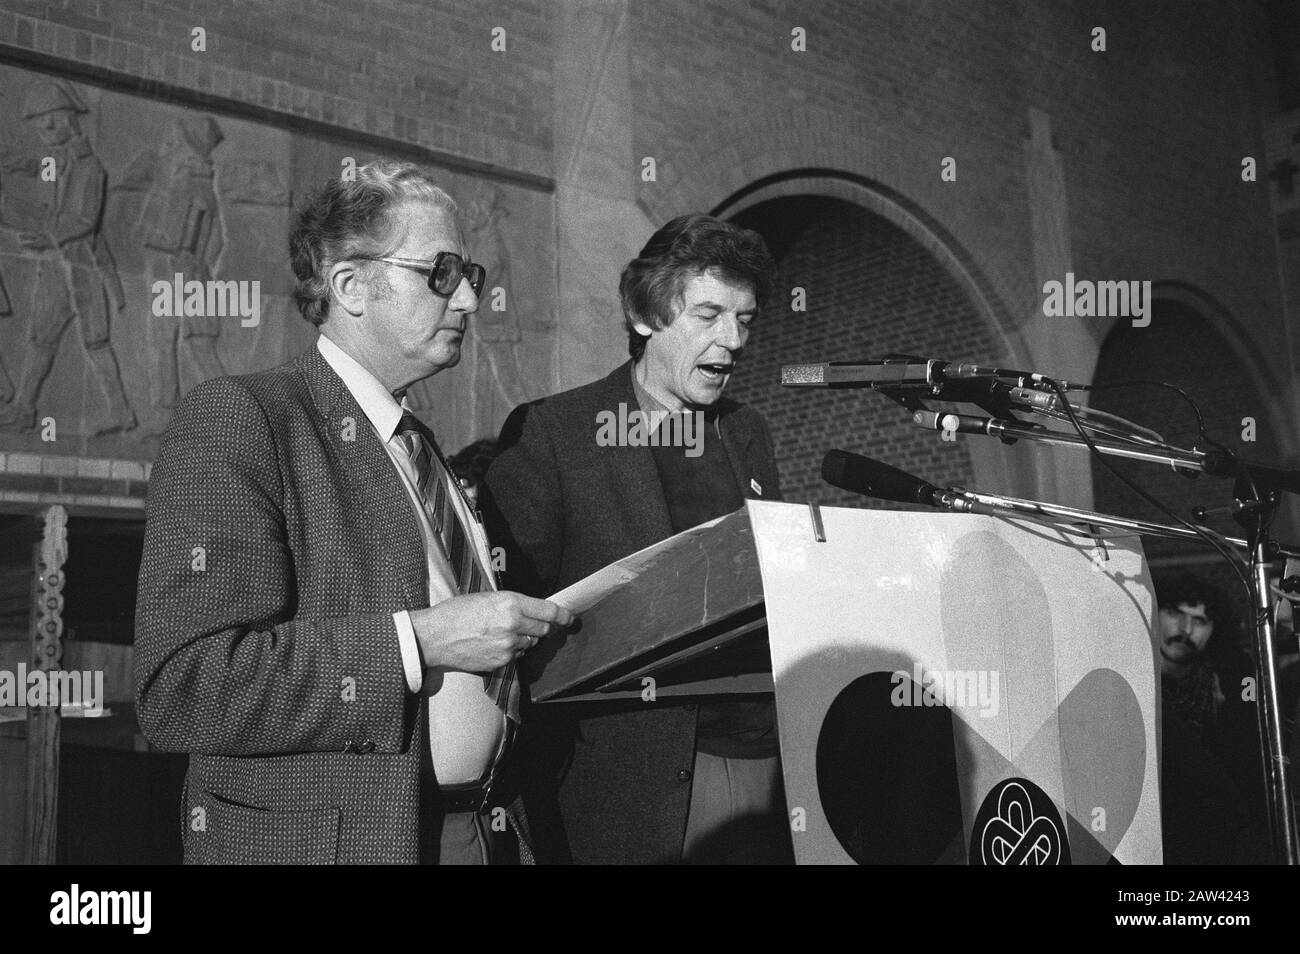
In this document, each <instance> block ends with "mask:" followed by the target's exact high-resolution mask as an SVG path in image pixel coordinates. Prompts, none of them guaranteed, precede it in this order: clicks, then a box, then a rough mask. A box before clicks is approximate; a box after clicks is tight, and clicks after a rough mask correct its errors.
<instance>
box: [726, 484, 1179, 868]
mask: <svg viewBox="0 0 1300 954" xmlns="http://www.w3.org/2000/svg"><path fill="white" fill-rule="evenodd" d="M748 509H749V514H750V520H751V523H752V526H753V532H754V540H755V545H756V547H757V550H758V559H759V566H760V569H761V572H762V578H763V590H764V594H765V598H766V604H767V622H768V636H769V640H770V644H771V653H772V671H773V676H774V679H775V685H776V703H777V718H778V722H779V727H780V739H781V757H782V764H783V769H784V772H785V785H786V800H787V805H788V807H789V809H790V812H791V823H792V829H793V839H794V847H795V855H796V858H797V860H798V861H799V863H801V864H808V863H853V862H858V863H881V864H899V863H917V864H933V863H940V864H965V863H969V864H991V865H1006V864H1105V863H1110V862H1112V861H1119V862H1121V863H1124V864H1159V863H1160V862H1161V858H1162V855H1161V843H1160V791H1159V763H1158V761H1157V759H1158V735H1157V725H1158V712H1159V710H1158V708H1157V695H1156V693H1157V686H1158V683H1157V681H1156V663H1155V652H1154V649H1153V647H1152V643H1151V638H1150V631H1151V622H1152V611H1153V608H1154V599H1153V596H1152V589H1151V581H1150V577H1149V575H1148V574H1147V571H1146V563H1145V559H1144V557H1143V553H1142V548H1141V543H1140V541H1139V539H1138V538H1137V537H1136V536H1131V535H1113V536H1103V537H1099V538H1093V537H1086V536H1085V537H1080V536H1075V535H1072V534H1065V533H1062V532H1061V531H1058V530H1055V529H1052V528H1047V527H1044V526H1041V525H1038V524H1031V523H1027V522H1020V521H1011V520H1006V519H1001V518H996V517H987V516H975V515H969V514H944V513H936V514H918V513H899V512H892V511H873V510H853V509H844V508H829V507H828V508H820V510H818V511H817V515H818V516H819V518H820V520H819V521H818V520H815V519H814V512H813V511H812V509H810V508H809V507H808V506H807V505H797V504H780V503H772V502H765V501H750V502H749V504H748ZM819 537H823V538H824V539H819Z"/></svg>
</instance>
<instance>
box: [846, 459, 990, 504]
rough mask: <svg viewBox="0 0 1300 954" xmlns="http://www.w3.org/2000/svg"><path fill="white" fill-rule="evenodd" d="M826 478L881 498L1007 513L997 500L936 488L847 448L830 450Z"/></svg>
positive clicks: (957, 489) (863, 493)
mask: <svg viewBox="0 0 1300 954" xmlns="http://www.w3.org/2000/svg"><path fill="white" fill-rule="evenodd" d="M822 480H824V481H826V482H827V483H828V484H832V485H834V486H836V487H839V488H840V489H841V490H849V491H852V492H853V493H855V494H862V495H864V496H866V497H875V498H877V499H879V500H893V501H896V502H897V503H906V504H922V505H924V506H926V507H937V508H939V509H940V510H949V511H952V512H953V513H973V514H985V515H989V516H998V515H1002V514H1003V507H1002V506H1000V504H999V502H998V501H997V500H995V499H991V498H988V497H986V496H984V495H980V494H975V493H970V492H969V491H964V490H961V489H960V488H956V487H948V488H941V487H936V486H935V485H934V484H932V483H930V482H929V481H928V480H922V479H921V478H920V477H914V476H912V475H911V474H909V473H907V472H906V471H903V470H899V469H898V468H897V467H891V466H890V465H889V464H885V463H882V462H881V461H878V460H873V459H872V458H870V457H863V456H862V455H861V454H852V453H849V452H848V451H843V450H833V451H827V452H826V456H825V457H823V458H822Z"/></svg>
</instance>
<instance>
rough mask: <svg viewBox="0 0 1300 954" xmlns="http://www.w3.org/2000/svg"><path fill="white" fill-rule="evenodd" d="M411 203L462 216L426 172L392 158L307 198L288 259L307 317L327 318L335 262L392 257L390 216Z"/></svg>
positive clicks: (316, 321) (296, 294) (337, 180)
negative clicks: (363, 257)
mask: <svg viewBox="0 0 1300 954" xmlns="http://www.w3.org/2000/svg"><path fill="white" fill-rule="evenodd" d="M411 201H424V202H431V203H433V204H434V205H435V206H437V207H439V208H442V209H445V210H447V211H448V212H449V213H451V214H452V215H453V216H459V209H458V208H457V206H456V203H455V201H454V200H453V199H452V197H451V196H449V195H448V194H447V193H446V192H444V191H443V190H442V189H441V188H439V187H438V185H437V184H436V183H435V182H434V181H433V180H432V179H431V178H430V177H429V175H428V174H427V173H426V172H424V170H422V169H421V168H420V167H419V166H417V165H415V163H412V162H394V161H392V160H389V159H376V160H375V161H374V162H369V163H366V164H365V165H364V166H361V167H359V168H358V169H357V170H356V175H355V177H352V178H348V179H344V178H343V177H342V176H339V177H336V178H334V179H330V180H329V181H328V182H326V183H325V185H323V186H322V187H321V188H320V189H318V190H316V191H315V192H313V193H312V194H311V196H309V197H308V199H307V201H306V203H305V204H304V205H303V206H302V208H301V209H300V210H299V211H298V221H297V223H296V224H295V225H294V228H293V231H292V232H290V233H289V261H290V264H291V265H292V267H293V273H294V275H295V277H296V278H297V279H298V280H297V282H296V283H295V284H294V289H293V298H294V301H295V302H296V303H297V305H298V310H299V311H300V312H302V316H303V317H304V318H306V319H307V320H308V321H309V322H311V323H312V324H313V325H317V326H319V325H320V324H322V323H323V322H324V321H325V319H326V318H328V317H329V306H330V298H329V271H330V269H331V268H333V267H334V266H335V265H336V264H338V263H339V262H342V261H346V260H348V259H349V258H357V257H361V256H378V255H391V254H392V252H393V251H394V248H395V245H394V243H393V236H392V213H393V211H394V210H395V209H396V208H397V207H398V206H399V205H401V204H402V203H404V202H411ZM367 264H368V265H369V263H367Z"/></svg>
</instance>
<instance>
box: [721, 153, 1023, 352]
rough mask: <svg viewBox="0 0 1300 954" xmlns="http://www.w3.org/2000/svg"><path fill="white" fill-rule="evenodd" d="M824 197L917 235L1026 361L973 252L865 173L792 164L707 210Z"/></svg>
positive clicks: (730, 214)
mask: <svg viewBox="0 0 1300 954" xmlns="http://www.w3.org/2000/svg"><path fill="white" fill-rule="evenodd" d="M797 196H824V197H827V198H835V199H842V200H844V201H845V202H851V203H853V204H854V205H858V206H861V207H862V208H864V209H866V210H867V211H869V212H873V213H875V214H876V215H879V216H881V217H882V218H884V219H886V220H887V221H889V222H892V223H893V224H894V225H896V226H898V227H899V228H900V229H902V230H903V231H904V232H906V233H907V234H908V235H909V236H911V237H912V238H913V239H915V240H916V242H917V243H918V244H919V245H921V247H922V248H924V249H925V250H926V251H927V252H929V253H930V254H931V255H933V256H934V258H935V260H936V261H937V262H938V263H939V265H940V266H942V268H943V269H944V271H946V272H947V273H948V274H949V275H950V276H952V279H953V280H954V281H955V282H956V283H957V284H958V285H959V286H960V287H961V288H962V290H963V291H964V292H965V294H966V296H967V298H969V299H970V302H971V304H972V305H973V306H974V307H975V309H976V310H977V311H978V312H979V314H980V315H981V317H983V318H984V320H985V321H986V322H987V323H988V325H989V327H990V329H992V330H993V331H994V332H995V333H996V334H997V335H998V337H999V343H1000V345H1001V349H1002V357H1003V360H1005V361H1006V362H1007V363H1008V364H1010V365H1011V366H1013V367H1020V366H1022V364H1023V363H1024V362H1026V361H1027V352H1026V351H1025V348H1024V345H1023V343H1022V342H1021V340H1020V337H1019V335H1018V334H1017V333H1016V331H1015V322H1014V321H1012V319H1011V315H1010V313H1009V312H1008V311H1007V309H1006V308H1005V307H1004V306H1003V305H1002V303H1001V302H1000V301H999V299H998V296H997V293H996V292H995V291H994V290H993V288H992V285H991V284H990V283H989V281H988V280H987V279H986V278H985V276H984V275H983V274H982V273H981V272H980V269H979V267H978V266H977V265H976V264H975V261H974V259H973V257H972V256H971V255H970V254H969V253H968V252H967V251H966V250H965V249H963V248H962V247H961V246H960V245H959V244H958V243H957V241H956V240H955V239H954V238H953V237H952V236H951V235H950V234H949V233H948V232H947V230H946V229H944V227H943V226H942V225H941V224H939V223H938V222H937V221H936V220H935V219H934V218H933V217H932V216H930V215H928V214H927V213H926V212H925V211H924V210H923V209H921V208H920V207H919V206H918V205H917V204H916V203H914V202H911V201H910V200H908V199H907V198H905V197H904V196H901V195H899V194H898V193H897V192H895V191H894V190H892V189H890V188H889V187H887V186H885V185H883V184H881V183H879V182H873V181H872V180H870V179H867V178H866V177H864V176H859V175H856V174H854V173H850V172H843V171H839V170H835V169H815V168H810V169H793V170H790V171H787V172H781V173H776V174H773V175H770V176H766V177H765V178H763V179H759V180H757V181H755V182H752V183H749V184H748V185H746V186H744V187H742V188H741V189H739V190H737V191H736V192H734V193H732V194H731V195H730V196H728V197H727V198H726V199H723V200H722V202H720V203H718V204H717V205H716V206H715V207H714V208H713V209H712V210H711V214H712V215H716V216H718V217H719V218H724V219H732V218H735V217H736V216H737V215H740V214H741V213H743V212H744V211H745V210H746V209H750V208H753V207H754V206H757V205H759V204H761V203H764V202H768V201H770V200H772V199H776V198H788V197H797ZM954 348H956V349H957V351H956V352H954V353H953V354H951V355H935V356H934V357H938V358H948V359H951V360H960V359H961V358H962V357H964V356H963V355H962V354H960V353H959V352H960V343H959V342H954Z"/></svg>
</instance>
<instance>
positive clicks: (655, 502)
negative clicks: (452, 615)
mask: <svg viewBox="0 0 1300 954" xmlns="http://www.w3.org/2000/svg"><path fill="white" fill-rule="evenodd" d="M620 403H625V404H626V405H627V407H628V409H629V410H635V409H636V408H637V407H638V405H637V400H636V392H635V391H634V390H633V387H632V373H631V363H630V362H629V363H628V364H624V365H622V366H621V367H619V368H617V369H616V370H615V371H614V372H613V373H611V374H610V375H609V376H607V377H605V378H602V379H601V380H599V381H595V382H593V383H591V384H588V385H585V386H584V387H580V388H576V389H574V390H571V391H566V392H564V393H562V394H557V395H554V396H553V397H549V398H543V399H542V400H539V401H534V402H532V403H531V404H526V405H523V406H521V407H518V408H516V409H515V410H514V412H513V413H511V415H510V417H509V418H508V419H507V420H506V423H505V427H504V428H503V429H502V432H501V442H500V451H499V456H498V457H497V458H496V460H495V461H494V462H493V464H492V466H491V467H490V468H489V469H488V473H487V478H486V486H485V488H484V491H483V495H482V502H483V507H484V516H485V518H486V519H487V521H488V533H489V536H490V537H491V539H492V541H493V543H494V544H495V545H500V546H504V547H505V549H506V561H505V566H506V572H505V583H506V587H507V588H508V589H517V590H521V591H523V592H526V593H530V594H533V595H537V596H550V595H551V594H552V593H554V592H556V591H557V590H560V589H563V588H564V587H566V586H568V585H569V584H570V583H573V582H576V581H577V580H580V579H582V578H583V577H585V576H587V575H589V574H590V573H593V572H594V571H596V570H598V569H600V568H601V567H603V566H605V565H606V564H609V563H612V562H614V561H615V560H618V559H620V558H622V557H625V556H627V555H628V554H630V553H635V552H636V551H637V550H640V549H643V548H644V547H647V546H650V545H651V544H654V543H657V542H659V541H660V540H663V539H665V538H666V537H669V536H672V532H673V531H672V522H671V520H670V518H669V514H668V504H667V502H666V501H665V500H664V495H663V489H662V486H661V484H660V479H659V472H658V469H657V468H656V466H655V461H654V456H653V452H652V451H651V449H650V448H648V447H601V446H598V445H597V443H596V433H597V414H599V413H600V412H601V411H612V412H614V413H615V414H617V413H618V407H619V404H620ZM717 413H718V421H719V427H720V429H721V433H722V440H723V444H724V446H725V447H726V449H727V454H728V457H729V458H730V461H731V467H732V471H733V473H734V475H735V478H736V485H737V487H738V488H739V489H740V491H741V494H742V495H743V496H744V497H746V498H757V497H762V498H763V499H768V500H771V499H780V487H779V483H778V478H777V471H776V462H775V459H774V456H773V453H772V442H771V438H770V437H769V436H768V431H767V425H766V424H765V422H764V421H763V418H762V417H761V416H760V415H759V414H758V412H757V411H754V410H753V409H751V408H748V407H745V406H744V405H742V404H738V403H736V402H735V401H731V400H729V399H727V398H725V397H724V398H723V399H721V401H719V404H718V407H717ZM709 439H716V438H715V435H714V432H713V429H712V426H711V425H710V426H709V429H708V432H707V433H706V436H705V440H709ZM756 486H757V488H758V489H755V487H756ZM695 721H696V713H695V706H694V705H689V704H686V705H683V704H675V703H672V702H669V701H667V700H665V701H662V702H657V703H654V704H653V705H647V704H644V703H640V702H636V703H632V704H629V705H628V706H626V707H623V708H622V709H620V708H618V707H617V706H614V705H612V704H609V703H602V704H601V707H600V708H599V709H593V708H592V707H590V706H585V705H581V704H574V703H552V704H548V705H542V706H532V707H531V708H530V710H529V712H528V716H527V718H526V719H525V728H524V741H523V743H522V744H523V751H521V753H520V757H519V759H518V760H517V761H516V764H517V765H519V766H522V767H525V768H527V769H528V770H529V775H528V778H527V779H525V781H523V782H522V783H521V785H522V787H523V790H524V794H525V801H526V804H527V805H528V816H529V824H530V827H531V829H532V837H533V841H534V848H535V849H536V850H537V852H538V859H539V860H541V861H567V860H572V861H575V862H578V863H658V862H674V861H677V860H679V859H680V857H681V848H682V840H683V837H684V834H685V830H686V813H687V809H688V807H689V805H690V784H689V783H690V778H691V768H692V765H693V761H694V754H695ZM530 723H531V726H532V727H531V729H530ZM557 789H558V790H557Z"/></svg>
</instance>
